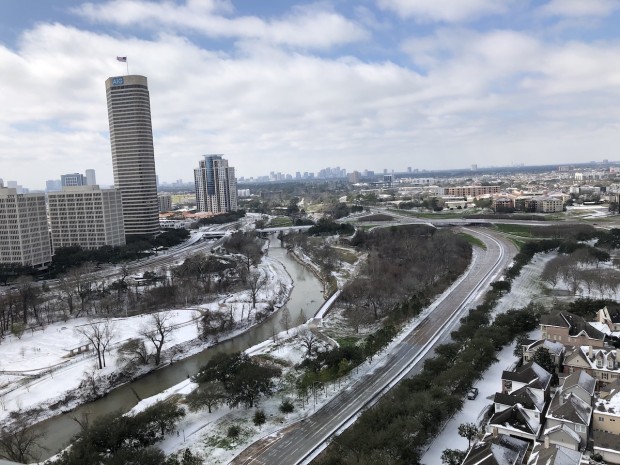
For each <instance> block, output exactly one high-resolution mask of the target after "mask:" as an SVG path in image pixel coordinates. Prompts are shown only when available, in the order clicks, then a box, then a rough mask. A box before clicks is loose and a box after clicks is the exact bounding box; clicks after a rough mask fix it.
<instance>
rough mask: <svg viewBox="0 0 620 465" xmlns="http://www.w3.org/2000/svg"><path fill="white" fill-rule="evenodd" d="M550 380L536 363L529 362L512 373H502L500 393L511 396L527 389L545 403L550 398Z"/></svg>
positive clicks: (549, 375)
mask: <svg viewBox="0 0 620 465" xmlns="http://www.w3.org/2000/svg"><path fill="white" fill-rule="evenodd" d="M551 379H552V376H551V373H549V372H548V371H547V370H545V369H544V368H543V367H541V366H540V365H539V364H538V363H536V362H529V363H526V364H525V365H521V366H520V367H517V368H516V369H515V370H514V371H503V372H502V393H503V394H513V393H515V392H517V391H518V390H520V389H522V388H525V387H528V388H529V389H531V390H534V391H536V392H537V393H538V394H539V395H540V396H541V397H542V398H543V399H544V400H545V402H546V401H548V400H549V397H550V391H551Z"/></svg>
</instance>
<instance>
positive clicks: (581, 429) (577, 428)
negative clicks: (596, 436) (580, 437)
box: [575, 425, 586, 433]
mask: <svg viewBox="0 0 620 465" xmlns="http://www.w3.org/2000/svg"><path fill="white" fill-rule="evenodd" d="M575 432H577V433H585V432H586V427H585V425H575Z"/></svg>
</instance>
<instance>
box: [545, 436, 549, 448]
mask: <svg viewBox="0 0 620 465" xmlns="http://www.w3.org/2000/svg"><path fill="white" fill-rule="evenodd" d="M545 449H549V436H545Z"/></svg>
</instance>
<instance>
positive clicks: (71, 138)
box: [0, 0, 620, 189]
mask: <svg viewBox="0 0 620 465" xmlns="http://www.w3.org/2000/svg"><path fill="white" fill-rule="evenodd" d="M34 3H36V5H37V8H32V5H33V4H34ZM619 6H620V5H619V2H615V1H612V0H532V1H530V2H517V1H505V2H500V3H498V2H492V1H488V0H480V1H476V2H455V1H453V0H443V1H437V2H432V3H430V2H425V1H421V0H409V1H403V0H376V1H371V0H367V1H363V2H352V1H346V0H341V1H333V2H330V1H326V2H316V3H297V4H293V5H291V4H289V3H288V2H269V4H264V2H250V1H234V0H233V1H204V2H192V1H188V2H185V1H180V0H179V1H176V2H166V3H151V2H146V1H143V0H133V1H129V0H115V1H95V2H90V3H87V2H83V1H78V0H68V1H66V2H62V4H47V2H33V1H25V2H11V3H9V4H6V5H3V6H2V13H3V14H2V15H0V16H1V17H0V26H1V27H0V70H2V73H3V76H5V79H3V81H2V82H1V83H0V95H1V96H2V97H0V99H1V102H2V104H3V107H4V108H10V109H11V111H8V112H5V114H3V115H2V116H0V139H1V140H2V141H3V143H2V144H0V173H1V175H2V177H3V178H5V179H17V180H19V181H20V183H21V184H23V185H27V186H29V187H31V188H36V189H42V188H43V187H44V185H45V181H46V180H47V179H49V178H50V177H49V174H46V173H49V170H50V168H51V167H54V169H55V170H57V171H58V174H61V173H70V172H73V171H75V169H76V165H77V163H78V162H79V164H80V166H81V165H87V166H89V167H92V168H93V169H95V170H96V171H97V172H98V178H99V183H100V184H102V185H110V184H112V183H113V181H112V165H111V161H110V157H109V145H108V144H106V141H107V125H106V117H105V110H103V109H102V108H103V104H104V101H105V99H104V97H103V96H101V92H100V85H101V84H100V83H101V81H102V80H105V78H106V77H108V76H115V75H123V74H126V68H125V63H119V62H117V61H116V57H117V56H127V57H128V62H129V72H130V73H136V74H141V75H145V76H148V77H149V84H150V87H151V99H152V101H151V104H152V111H153V121H154V137H155V146H156V148H157V151H156V164H157V171H158V172H159V173H165V175H164V176H163V177H161V178H162V181H172V180H174V179H178V178H183V179H190V178H191V173H192V171H191V170H192V169H193V168H194V160H195V158H196V156H197V155H200V154H201V153H205V152H207V153H208V152H222V153H226V154H228V156H229V157H230V158H231V159H233V160H235V162H234V163H235V166H236V167H237V171H238V176H240V177H245V178H249V177H256V176H260V175H264V174H265V173H267V172H269V171H281V172H289V173H294V172H295V171H309V172H317V171H319V170H320V169H321V168H322V167H325V166H330V165H335V164H338V165H340V166H343V167H346V168H348V169H363V168H367V169H370V170H374V171H376V172H379V171H380V170H382V169H383V168H385V166H381V165H390V166H388V168H389V169H395V170H396V171H405V170H406V167H408V166H413V167H414V168H418V169H421V170H422V169H427V170H431V169H445V168H448V167H463V168H465V167H468V166H470V165H471V164H478V165H479V166H489V165H497V166H499V165H511V164H518V163H524V164H547V163H549V164H551V163H553V164H566V163H578V162H583V161H589V160H592V159H595V160H601V159H605V158H608V159H615V158H616V157H615V154H614V148H615V147H616V146H617V145H618V142H620V134H619V131H618V126H619V121H620V110H618V109H617V105H616V104H615V102H616V100H617V97H618V89H619V87H620V86H619V84H620V78H618V76H619V75H620V65H619V64H618V62H617V60H615V59H614V57H615V56H617V54H618V51H619V49H620V41H619V33H618V32H617V31H616V28H615V27H614V26H615V24H617V22H618V19H620V10H619ZM305 31H308V32H305ZM317 31H319V33H317ZM386 159H389V163H386V162H385V160H386Z"/></svg>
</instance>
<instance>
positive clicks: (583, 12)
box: [539, 0, 620, 18]
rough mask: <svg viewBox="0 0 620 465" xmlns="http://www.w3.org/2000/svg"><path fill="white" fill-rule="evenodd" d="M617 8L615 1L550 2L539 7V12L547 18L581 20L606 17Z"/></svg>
mask: <svg viewBox="0 0 620 465" xmlns="http://www.w3.org/2000/svg"><path fill="white" fill-rule="evenodd" d="M619 7H620V4H619V2H618V1H617V0H551V1H550V2H549V3H547V4H545V5H543V6H542V7H540V10H539V11H540V12H541V13H543V14H545V15H549V16H565V17H571V18H582V17H584V16H595V17H598V16H601V17H602V16H607V15H609V14H611V13H612V12H613V11H614V10H617V9H618V8H619Z"/></svg>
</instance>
